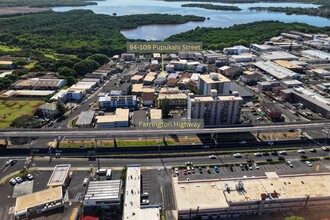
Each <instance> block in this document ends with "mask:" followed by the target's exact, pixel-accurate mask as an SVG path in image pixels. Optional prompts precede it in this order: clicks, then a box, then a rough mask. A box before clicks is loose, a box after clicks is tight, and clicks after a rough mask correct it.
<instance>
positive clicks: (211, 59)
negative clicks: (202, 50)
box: [204, 53, 229, 66]
mask: <svg viewBox="0 0 330 220" xmlns="http://www.w3.org/2000/svg"><path fill="white" fill-rule="evenodd" d="M216 61H218V65H217V66H224V65H228V63H229V60H228V58H227V56H226V55H224V54H222V53H208V54H205V55H204V62H205V63H207V64H215V63H216ZM222 64H223V65H222Z"/></svg>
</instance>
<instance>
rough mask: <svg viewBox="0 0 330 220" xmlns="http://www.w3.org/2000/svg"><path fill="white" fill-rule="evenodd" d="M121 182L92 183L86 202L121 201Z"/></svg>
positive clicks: (90, 183)
mask: <svg viewBox="0 0 330 220" xmlns="http://www.w3.org/2000/svg"><path fill="white" fill-rule="evenodd" d="M120 189H121V180H106V181H91V182H89V185H88V189H87V192H86V195H85V197H84V200H85V201H86V200H98V201H120V195H121V190H120Z"/></svg>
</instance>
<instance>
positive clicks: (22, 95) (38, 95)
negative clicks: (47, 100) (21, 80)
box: [0, 90, 55, 99]
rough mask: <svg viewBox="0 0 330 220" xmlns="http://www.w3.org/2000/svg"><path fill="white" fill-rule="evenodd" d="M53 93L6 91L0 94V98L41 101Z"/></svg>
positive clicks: (44, 91) (45, 91) (46, 91)
mask: <svg viewBox="0 0 330 220" xmlns="http://www.w3.org/2000/svg"><path fill="white" fill-rule="evenodd" d="M54 93H55V91H52V90H51V91H49V90H43V91H40V90H8V91H6V92H4V93H1V94H0V98H4V99H7V98H12V97H19V98H36V99H42V98H44V97H46V96H49V95H53V94H54Z"/></svg>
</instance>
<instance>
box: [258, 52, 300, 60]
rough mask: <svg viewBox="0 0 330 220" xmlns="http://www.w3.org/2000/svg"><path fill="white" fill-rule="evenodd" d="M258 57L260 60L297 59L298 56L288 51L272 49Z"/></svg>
mask: <svg viewBox="0 0 330 220" xmlns="http://www.w3.org/2000/svg"><path fill="white" fill-rule="evenodd" d="M260 58H261V59H262V60H265V61H267V60H287V61H291V60H299V58H298V57H297V56H295V55H292V54H290V53H287V52H284V51H273V52H268V53H263V54H261V56H260Z"/></svg>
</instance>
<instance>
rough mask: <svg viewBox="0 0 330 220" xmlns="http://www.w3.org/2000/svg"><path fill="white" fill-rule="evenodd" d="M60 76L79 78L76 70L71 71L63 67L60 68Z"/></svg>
mask: <svg viewBox="0 0 330 220" xmlns="http://www.w3.org/2000/svg"><path fill="white" fill-rule="evenodd" d="M57 71H58V74H59V75H60V76H65V77H69V76H73V77H77V73H76V71H74V69H71V68H69V67H66V66H63V67H60V68H58V70H57Z"/></svg>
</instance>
